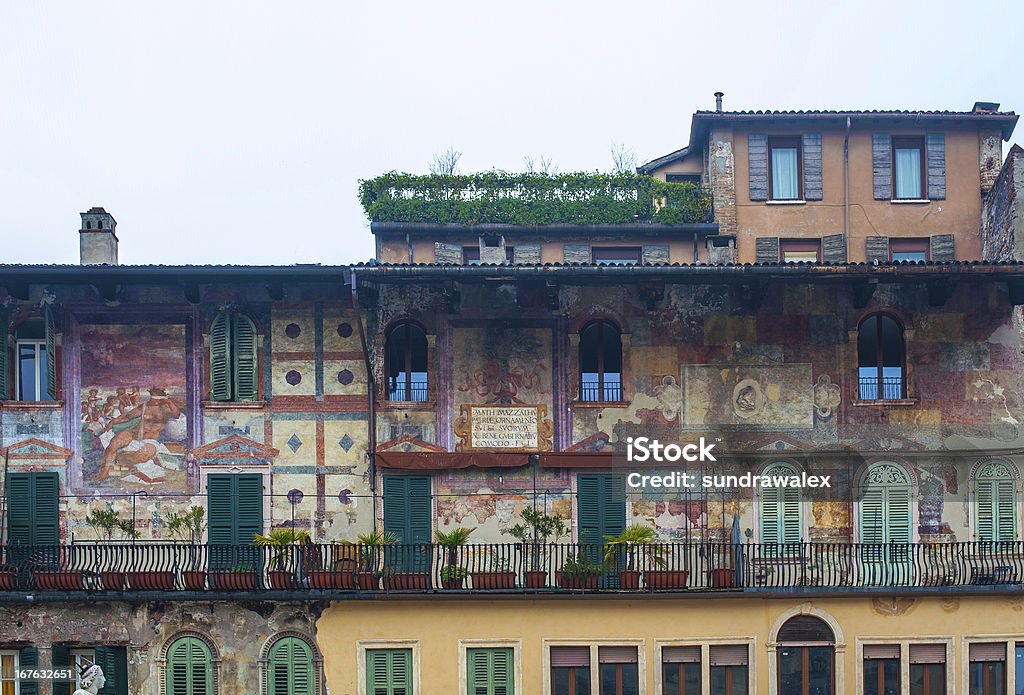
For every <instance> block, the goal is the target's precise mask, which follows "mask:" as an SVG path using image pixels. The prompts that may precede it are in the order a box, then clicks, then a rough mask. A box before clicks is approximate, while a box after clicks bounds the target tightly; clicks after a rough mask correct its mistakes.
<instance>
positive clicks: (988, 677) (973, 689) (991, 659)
mask: <svg viewBox="0 0 1024 695" xmlns="http://www.w3.org/2000/svg"><path fill="white" fill-rule="evenodd" d="M967 651H968V657H969V659H970V666H969V667H968V672H967V675H968V682H969V688H968V693H969V695H1006V644H1004V643H1003V642H988V643H986V642H979V643H975V644H971V645H969V646H968V650H967Z"/></svg>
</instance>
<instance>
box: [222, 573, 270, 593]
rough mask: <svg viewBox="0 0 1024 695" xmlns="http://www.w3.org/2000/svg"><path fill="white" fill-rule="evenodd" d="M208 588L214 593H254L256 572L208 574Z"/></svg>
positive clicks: (257, 585)
mask: <svg viewBox="0 0 1024 695" xmlns="http://www.w3.org/2000/svg"><path fill="white" fill-rule="evenodd" d="M210 587H211V588H212V589H214V590H216V591H255V590H256V589H258V588H259V582H258V581H257V576H256V572H250V571H245V572H210Z"/></svg>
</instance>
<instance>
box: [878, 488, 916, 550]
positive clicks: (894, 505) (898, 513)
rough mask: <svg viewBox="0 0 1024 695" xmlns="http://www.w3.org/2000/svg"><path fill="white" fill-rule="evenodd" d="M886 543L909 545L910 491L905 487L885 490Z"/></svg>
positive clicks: (911, 535)
mask: <svg viewBox="0 0 1024 695" xmlns="http://www.w3.org/2000/svg"><path fill="white" fill-rule="evenodd" d="M885 492H886V522H887V524H886V525H887V528H886V535H887V538H886V539H885V541H884V542H886V543H909V542H910V539H911V538H912V537H913V532H912V529H911V524H912V520H911V518H910V517H911V513H910V512H911V505H910V489H909V488H906V487H890V488H886V490H885Z"/></svg>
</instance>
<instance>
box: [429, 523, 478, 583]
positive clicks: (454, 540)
mask: <svg viewBox="0 0 1024 695" xmlns="http://www.w3.org/2000/svg"><path fill="white" fill-rule="evenodd" d="M473 531H474V529H471V528H463V527H459V528H456V529H453V530H451V531H438V532H437V543H438V545H440V546H441V547H442V548H444V554H445V559H444V563H445V564H444V565H443V566H442V567H441V586H442V587H444V588H445V589H461V588H462V585H463V582H465V580H466V576H467V575H468V574H469V572H468V571H467V570H466V568H465V567H462V566H460V565H459V564H458V562H459V547H460V546H463V545H466V543H467V542H468V541H469V536H470V534H472V533H473Z"/></svg>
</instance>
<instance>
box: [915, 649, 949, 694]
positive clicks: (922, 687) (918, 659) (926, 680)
mask: <svg viewBox="0 0 1024 695" xmlns="http://www.w3.org/2000/svg"><path fill="white" fill-rule="evenodd" d="M910 695H946V645H944V644H912V645H910Z"/></svg>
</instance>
